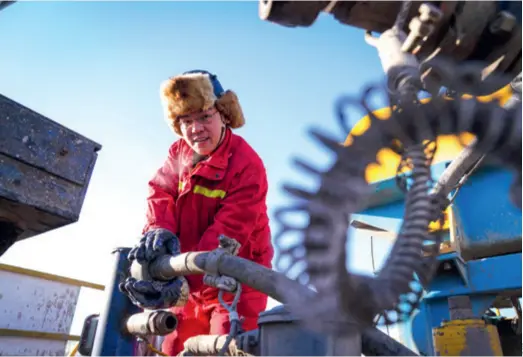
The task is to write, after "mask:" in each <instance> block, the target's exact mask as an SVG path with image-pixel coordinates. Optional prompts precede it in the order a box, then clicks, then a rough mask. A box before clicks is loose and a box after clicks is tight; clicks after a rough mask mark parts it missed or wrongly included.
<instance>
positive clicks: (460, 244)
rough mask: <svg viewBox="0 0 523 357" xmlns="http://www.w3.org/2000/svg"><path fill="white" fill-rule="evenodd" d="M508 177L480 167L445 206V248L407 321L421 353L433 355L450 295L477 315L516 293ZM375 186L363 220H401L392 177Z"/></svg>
mask: <svg viewBox="0 0 523 357" xmlns="http://www.w3.org/2000/svg"><path fill="white" fill-rule="evenodd" d="M445 167H446V163H445V162H444V163H439V164H435V165H433V167H432V173H433V177H434V179H435V180H437V179H438V177H439V175H441V173H442V172H443V170H444V169H445ZM512 179H513V177H512V174H510V173H509V172H506V171H503V170H499V169H494V168H482V169H480V170H478V171H477V172H476V173H474V174H472V175H471V176H470V178H469V179H468V181H466V183H465V184H464V185H463V186H462V187H461V188H460V189H459V194H457V195H456V198H455V200H454V201H453V204H452V206H451V207H450V212H449V217H448V219H449V230H448V231H446V243H447V248H446V249H442V251H441V255H440V257H439V260H440V262H441V263H440V267H439V269H438V271H437V274H436V276H435V277H434V279H433V281H432V283H431V284H430V287H429V289H428V292H427V294H426V296H425V297H424V299H423V300H422V303H421V305H420V306H419V312H418V313H417V315H415V317H414V318H413V320H412V324H411V330H412V338H413V340H414V342H415V344H416V347H417V349H418V350H419V352H420V353H421V354H424V355H436V351H435V347H434V344H433V329H434V328H438V327H440V325H441V324H442V323H443V322H444V321H448V320H450V314H449V301H448V299H449V298H452V297H456V296H463V295H465V296H468V297H469V299H470V304H471V308H472V313H473V315H474V316H475V317H476V318H479V317H481V316H483V315H484V313H485V312H486V311H487V309H488V308H490V307H492V306H493V305H498V306H500V307H507V305H506V304H504V303H503V300H504V299H508V298H510V297H521V269H522V267H521V264H522V263H521V262H522V260H521V259H522V258H521V231H522V226H521V211H520V210H519V209H517V208H516V207H515V206H513V204H512V203H511V202H510V201H509V196H508V190H509V187H510V184H511V181H512ZM374 188H375V190H374V195H373V197H371V200H370V201H371V202H372V206H369V207H367V208H366V209H365V210H364V211H362V212H360V214H361V215H362V217H365V221H366V223H369V224H373V217H389V218H397V219H401V218H402V215H403V210H404V209H403V196H402V192H401V191H400V190H399V189H398V188H397V186H396V182H395V178H391V179H387V180H383V181H379V182H377V183H375V184H374ZM374 220H375V221H378V220H379V218H378V219H376V218H374ZM519 323H521V322H519ZM519 341H521V335H520V336H519Z"/></svg>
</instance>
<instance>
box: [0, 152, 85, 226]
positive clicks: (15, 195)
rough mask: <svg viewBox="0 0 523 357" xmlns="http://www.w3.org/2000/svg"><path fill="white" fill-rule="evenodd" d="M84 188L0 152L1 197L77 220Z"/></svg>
mask: <svg viewBox="0 0 523 357" xmlns="http://www.w3.org/2000/svg"><path fill="white" fill-rule="evenodd" d="M81 194H82V187H81V186H78V185H75V184H74V183H72V182H70V181H66V180H63V179H61V178H59V177H56V176H54V175H49V174H48V173H46V172H45V171H42V170H39V169H37V168H35V167H33V166H29V165H26V164H24V163H23V162H20V161H18V160H15V159H13V158H10V157H8V156H5V155H2V154H0V197H2V198H4V199H8V200H11V201H14V202H20V203H23V204H25V205H28V206H31V207H37V208H39V209H40V210H42V211H45V212H49V213H51V214H55V215H57V216H60V217H64V218H66V219H68V220H71V221H72V220H76V219H77V218H78V215H79V211H80V209H79V208H80V207H79V206H80V205H81V203H82V200H81V199H80V198H81Z"/></svg>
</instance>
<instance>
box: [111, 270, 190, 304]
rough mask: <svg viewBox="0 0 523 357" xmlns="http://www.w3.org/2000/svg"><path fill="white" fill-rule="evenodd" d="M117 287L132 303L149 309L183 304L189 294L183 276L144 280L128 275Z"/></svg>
mask: <svg viewBox="0 0 523 357" xmlns="http://www.w3.org/2000/svg"><path fill="white" fill-rule="evenodd" d="M119 288H120V291H121V292H122V293H124V294H125V295H127V296H128V297H129V299H130V300H131V302H132V303H133V304H134V305H136V306H138V307H140V308H142V309H150V310H158V309H167V308H169V307H173V306H176V305H178V306H179V305H184V304H185V302H186V301H187V298H188V295H189V288H188V285H187V280H186V279H185V278H184V277H183V276H180V277H177V278H176V279H173V280H169V281H158V280H155V281H146V280H136V279H135V278H133V277H129V278H127V279H126V280H125V282H123V283H121V284H120V285H119Z"/></svg>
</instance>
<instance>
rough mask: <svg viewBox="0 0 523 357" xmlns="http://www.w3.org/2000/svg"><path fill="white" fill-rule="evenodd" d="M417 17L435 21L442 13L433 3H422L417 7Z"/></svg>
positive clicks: (426, 20)
mask: <svg viewBox="0 0 523 357" xmlns="http://www.w3.org/2000/svg"><path fill="white" fill-rule="evenodd" d="M418 11H419V14H420V16H419V19H420V20H421V21H423V22H431V23H435V22H437V21H439V20H440V19H441V17H442V16H443V13H442V12H441V10H440V9H439V8H437V7H436V6H434V5H429V4H427V3H423V4H421V5H420V7H419V10H418Z"/></svg>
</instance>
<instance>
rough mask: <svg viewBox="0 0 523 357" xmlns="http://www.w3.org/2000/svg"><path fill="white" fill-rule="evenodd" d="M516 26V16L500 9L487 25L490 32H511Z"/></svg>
mask: <svg viewBox="0 0 523 357" xmlns="http://www.w3.org/2000/svg"><path fill="white" fill-rule="evenodd" d="M514 26H516V17H515V16H514V15H512V14H511V13H510V12H507V11H500V12H499V13H498V14H497V16H496V18H495V19H494V20H493V21H492V23H491V24H490V26H489V29H490V32H492V33H494V34H497V33H500V32H511V31H512V29H514Z"/></svg>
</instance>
